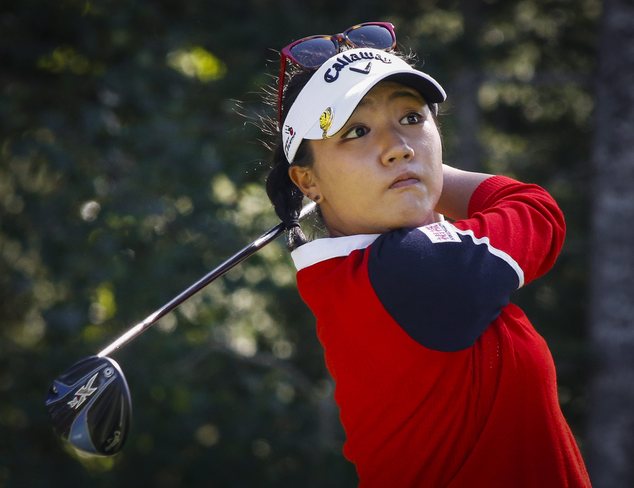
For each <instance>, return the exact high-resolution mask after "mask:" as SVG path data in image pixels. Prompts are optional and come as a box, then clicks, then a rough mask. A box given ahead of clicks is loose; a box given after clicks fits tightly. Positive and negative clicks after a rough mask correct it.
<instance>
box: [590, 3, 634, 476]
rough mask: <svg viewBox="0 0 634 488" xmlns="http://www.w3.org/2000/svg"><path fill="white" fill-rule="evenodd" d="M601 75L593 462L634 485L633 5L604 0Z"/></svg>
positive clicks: (594, 472) (597, 471)
mask: <svg viewBox="0 0 634 488" xmlns="http://www.w3.org/2000/svg"><path fill="white" fill-rule="evenodd" d="M598 56H599V68H598V74H597V94H596V104H597V105H596V114H595V123H596V131H595V140H594V151H593V164H594V172H595V178H596V180H595V182H594V191H595V194H594V204H593V210H592V226H593V229H592V236H593V238H592V263H591V270H592V274H591V285H590V286H591V300H592V307H591V310H592V312H591V317H590V321H591V323H590V336H591V340H592V346H593V348H594V349H593V353H594V359H595V366H596V369H595V374H594V378H593V383H592V388H591V397H590V398H591V402H590V405H589V407H590V408H589V429H588V447H587V449H586V452H587V461H588V467H589V470H590V476H591V478H592V480H593V485H594V486H595V487H597V488H603V487H605V488H608V487H609V488H619V487H631V486H634V4H632V2H631V0H605V1H604V12H603V20H602V31H601V38H600V46H599V52H598Z"/></svg>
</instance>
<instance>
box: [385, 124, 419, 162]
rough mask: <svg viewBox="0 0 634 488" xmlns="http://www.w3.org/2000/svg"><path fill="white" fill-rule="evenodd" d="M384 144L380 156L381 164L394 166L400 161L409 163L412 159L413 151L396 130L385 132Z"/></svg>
mask: <svg viewBox="0 0 634 488" xmlns="http://www.w3.org/2000/svg"><path fill="white" fill-rule="evenodd" d="M384 144H385V145H384V150H383V153H382V154H381V163H382V164H384V165H391V164H395V163H398V162H399V161H401V160H403V161H409V160H410V159H412V158H413V157H414V149H413V148H412V147H411V146H410V145H409V144H408V143H407V141H406V140H405V138H403V136H402V135H401V134H399V133H398V131H396V130H391V131H387V133H386V134H385V142H384Z"/></svg>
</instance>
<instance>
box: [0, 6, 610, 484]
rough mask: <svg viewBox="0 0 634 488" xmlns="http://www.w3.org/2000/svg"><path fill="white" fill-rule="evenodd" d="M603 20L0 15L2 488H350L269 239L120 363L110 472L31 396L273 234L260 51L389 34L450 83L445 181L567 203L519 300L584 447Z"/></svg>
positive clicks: (289, 282) (463, 11)
mask: <svg viewBox="0 0 634 488" xmlns="http://www.w3.org/2000/svg"><path fill="white" fill-rule="evenodd" d="M600 10H601V4H600V1H599V0H581V1H579V2H569V1H565V0H545V1H539V2H538V1H537V0H522V1H512V2H502V1H501V0H486V1H477V2H459V1H456V0H453V1H439V0H438V1H436V0H418V1H417V2H411V1H409V0H408V1H404V0H396V1H392V2H377V1H373V0H370V1H367V2H363V3H361V4H358V3H348V4H342V3H341V2H334V1H332V0H326V1H321V2H316V1H306V2H290V1H279V2H273V1H262V0H241V1H236V2H205V1H201V0H192V1H188V2H173V1H167V0H161V1H155V2H123V1H120V0H103V1H97V0H94V1H90V0H83V1H78V0H63V1H61V2H38V1H35V0H21V1H19V2H18V1H16V0H9V1H6V2H4V3H3V5H2V6H1V7H0V26H1V29H2V35H3V43H2V46H1V47H0V51H1V52H2V59H3V63H2V71H1V72H0V88H1V89H2V98H1V99H0V128H1V132H0V138H1V140H0V144H1V146H0V150H1V158H2V159H1V163H0V212H1V213H0V293H1V297H2V299H1V301H0V319H1V320H2V327H0V486H1V485H3V484H4V485H7V486H58V485H59V486H61V485H67V484H68V483H69V482H71V483H72V484H74V485H80V486H81V485H86V484H88V483H91V484H92V485H96V486H113V485H117V484H120V485H126V486H127V485H133V484H137V483H138V484H142V485H155V486H209V485H212V486H276V487H279V486H297V485H299V484H303V485H304V486H352V485H354V483H355V480H356V478H355V473H354V469H353V468H352V467H351V466H350V465H349V464H348V463H347V462H346V461H345V460H344V459H343V457H342V455H341V444H342V441H343V435H342V432H341V429H340V426H339V423H338V416H337V415H338V414H337V410H336V408H335V406H334V404H333V401H332V384H331V382H330V380H329V379H328V375H327V373H326V371H325V368H324V365H323V359H322V353H321V348H320V345H319V343H318V342H317V339H316V337H315V333H314V329H313V318H312V316H311V315H310V313H309V312H308V310H307V309H306V307H305V306H304V305H303V303H302V302H301V300H300V298H299V296H298V294H297V292H296V289H295V284H294V272H293V269H292V267H291V263H290V259H289V257H288V254H287V252H286V251H285V249H284V246H283V243H281V242H275V243H273V244H271V245H270V246H269V247H267V248H266V249H264V250H263V251H261V252H260V253H258V254H257V255H256V256H254V257H252V258H251V259H249V260H248V261H247V262H245V263H243V264H242V265H240V266H239V267H238V268H236V269H235V270H233V271H231V272H230V273H229V274H228V275H227V276H226V277H225V278H223V279H222V280H218V281H217V282H215V283H213V284H212V285H211V286H209V287H208V288H207V289H206V290H205V291H204V292H202V293H200V294H199V295H197V296H196V297H194V298H193V299H191V300H189V301H188V302H187V303H185V304H184V305H183V306H181V307H180V308H179V309H178V311H176V312H175V313H172V314H170V315H168V316H166V317H165V318H164V319H162V320H161V322H160V323H159V324H158V325H157V327H155V328H154V329H153V330H151V331H149V332H147V333H146V334H145V335H144V336H143V337H142V338H141V339H138V340H136V341H135V342H134V343H132V344H130V345H129V346H127V347H126V348H125V349H124V350H123V351H121V352H120V353H118V354H117V360H118V361H119V363H120V364H121V365H122V366H123V369H124V371H125V372H126V375H127V378H128V382H129V384H130V387H131V390H132V395H133V403H134V423H133V429H132V431H131V435H130V438H129V441H128V445H127V446H126V448H125V449H124V451H123V453H121V454H120V455H118V456H117V457H115V458H113V459H86V458H82V457H79V456H77V455H76V454H74V453H71V452H67V451H65V450H64V449H63V448H62V446H61V445H60V443H59V442H58V441H57V440H56V439H55V437H54V436H53V434H52V432H51V429H50V426H49V423H48V420H47V418H46V412H45V410H44V408H43V398H44V396H45V393H46V390H47V388H48V384H49V383H50V381H51V380H52V379H53V378H54V377H55V376H56V375H57V374H59V373H60V372H61V371H63V370H64V369H65V368H67V367H68V366H70V365H71V364H72V363H73V362H74V361H76V360H78V359H80V358H81V357H83V356H85V355H89V354H94V353H95V352H97V351H98V350H99V349H100V348H101V347H102V346H104V345H106V344H107V343H108V342H109V341H110V340H112V339H114V338H115V337H116V336H117V335H119V334H120V333H121V332H123V331H124V330H125V329H126V328H128V327H130V326H131V325H133V323H134V322H136V321H138V320H141V319H142V318H143V317H145V316H146V315H148V314H149V313H150V312H152V311H153V310H154V309H156V308H158V307H159V306H160V305H161V304H163V303H165V302H166V301H167V300H169V299H170V298H171V297H172V296H174V295H175V294H176V293H178V292H179V291H180V290H182V289H184V288H185V287H186V286H188V285H189V284H190V283H191V282H193V281H194V280H195V279H197V278H198V277H200V276H201V275H203V274H204V273H205V272H206V271H207V270H209V269H211V268H212V267H215V266H216V265H217V264H218V263H220V262H221V261H222V260H224V259H225V258H226V257H228V256H229V255H231V254H233V253H234V252H235V251H237V250H238V249H240V248H241V247H242V246H244V245H245V244H246V243H247V242H250V241H251V240H252V239H254V238H255V237H257V236H258V235H259V234H260V233H261V232H263V231H264V230H266V229H268V228H269V227H271V226H272V225H274V224H275V223H276V221H275V218H274V214H273V212H272V210H271V209H270V206H269V204H268V202H267V200H266V197H265V193H264V190H263V185H262V183H263V178H264V175H265V173H266V169H267V163H266V158H267V153H266V150H265V149H264V147H263V146H262V144H261V142H260V140H261V139H262V137H263V136H262V134H261V133H260V131H259V128H258V126H257V125H258V124H257V121H258V120H259V118H260V117H262V116H271V115H273V110H271V109H270V108H266V107H265V106H263V104H262V103H261V102H260V98H261V94H262V91H263V89H264V88H265V87H266V86H268V85H271V84H273V83H274V81H275V80H274V78H275V76H276V74H277V73H276V70H277V60H278V56H277V53H276V51H275V50H276V49H279V48H280V47H281V46H283V45H285V44H287V43H288V42H290V41H291V40H292V39H295V38H298V37H301V36H304V35H307V34H311V33H320V32H336V31H340V30H343V29H345V28H346V27H347V26H349V25H352V24H354V23H358V22H360V21H365V20H380V19H385V20H390V21H392V22H393V23H394V24H395V25H396V26H397V35H398V37H399V43H400V45H401V46H403V48H407V49H410V48H411V49H412V50H413V51H415V52H417V53H418V54H419V57H420V59H421V61H424V63H425V67H426V69H427V70H428V71H429V72H430V73H432V74H433V75H434V76H435V77H436V78H437V79H439V80H441V82H442V83H443V84H444V85H445V86H446V87H447V91H448V92H449V96H450V99H449V101H448V102H447V104H446V106H445V107H444V108H443V115H442V116H441V122H442V125H443V132H444V144H445V152H446V159H447V162H449V163H450V164H456V165H457V166H461V167H465V168H476V169H483V170H486V171H491V172H499V173H504V174H508V175H510V176H516V177H519V178H521V179H524V180H528V181H534V182H537V183H540V184H542V185H544V186H546V187H547V188H548V189H549V190H551V191H552V192H553V193H554V194H555V196H556V197H557V198H558V200H559V202H560V204H561V205H562V207H563V209H564V211H565V213H566V215H567V218H568V224H569V237H568V240H567V244H566V247H565V249H564V252H563V254H562V257H561V259H560V261H559V263H558V265H557V267H556V268H555V270H554V271H553V272H552V273H551V274H550V275H549V276H548V277H546V278H544V279H542V280H541V281H540V282H538V283H535V284H534V285H533V286H531V287H530V288H528V289H527V290H525V291H522V292H521V293H520V294H519V295H518V297H517V301H518V302H520V304H521V305H522V306H524V307H525V309H526V310H527V312H528V315H529V316H530V317H531V318H532V319H533V320H534V322H535V323H536V324H537V327H538V329H539V330H540V331H541V332H542V333H543V334H544V335H545V336H546V338H547V339H548V340H549V342H550V345H551V348H552V350H553V354H554V356H555V359H556V362H557V365H558V371H559V378H560V388H561V401H562V408H563V409H564V412H565V413H566V415H567V416H568V418H569V420H570V421H571V422H572V425H573V429H574V431H575V433H576V435H577V436H578V438H579V440H580V442H581V445H582V446H583V442H584V431H583V422H584V419H585V416H586V413H587V412H586V400H585V387H586V381H587V374H588V361H587V357H586V356H587V341H586V334H585V320H586V319H585V317H586V312H587V311H586V308H585V303H586V300H585V299H584V298H585V296H586V286H587V271H586V270H587V264H586V256H587V252H588V242H589V235H588V223H587V218H586V214H587V208H588V201H587V195H588V194H589V193H590V191H591V188H590V170H589V167H590V166H589V163H588V161H589V152H590V147H589V145H590V140H591V136H592V114H593V109H594V99H593V92H592V81H593V80H592V76H593V71H594V69H595V65H596V60H595V57H596V56H595V45H596V25H597V22H598V19H599V16H600V13H601V12H600ZM236 100H240V102H237V101H236ZM465 148H467V149H468V150H466V149H465ZM35 467H37V469H35Z"/></svg>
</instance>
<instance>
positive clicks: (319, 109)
mask: <svg viewBox="0 0 634 488" xmlns="http://www.w3.org/2000/svg"><path fill="white" fill-rule="evenodd" d="M388 78H389V79H390V80H393V81H397V82H399V83H403V84H404V85H407V86H410V87H412V88H414V89H416V90H418V92H419V93H420V94H421V95H422V96H423V98H424V99H425V101H426V102H427V103H441V102H444V101H445V99H446V98H447V95H446V93H445V90H443V88H442V86H440V83H438V82H437V81H436V80H434V79H433V78H432V77H431V76H429V75H428V74H427V73H423V72H422V71H418V70H417V69H414V68H412V67H411V66H410V65H409V64H407V62H405V61H404V60H403V59H401V58H399V57H398V56H395V55H393V54H390V53H388V52H386V51H381V50H378V49H371V48H356V49H349V50H347V51H342V52H340V53H339V54H336V55H335V56H333V57H332V58H330V59H329V60H328V61H326V62H325V63H324V64H323V65H321V67H320V68H319V69H318V70H317V71H316V72H315V74H314V75H313V76H312V77H311V78H310V80H309V81H308V83H306V85H305V86H304V88H302V91H301V92H300V93H299V95H298V96H297V99H296V100H295V102H293V105H292V106H291V109H290V110H289V112H288V115H287V116H286V119H284V124H283V125H282V144H283V148H284V154H285V155H286V159H287V160H288V162H289V163H292V162H293V160H294V159H295V154H296V153H297V149H298V148H299V146H300V144H301V143H302V140H303V139H326V138H328V137H332V136H333V135H335V134H336V133H337V132H339V130H340V129H341V128H342V127H343V126H344V125H345V123H346V122H347V121H348V119H349V118H350V116H351V115H352V112H354V109H355V108H356V107H357V105H358V104H359V102H360V101H361V99H362V98H363V97H364V96H365V94H366V93H368V92H369V91H370V89H372V87H373V86H374V85H376V84H377V83H378V82H379V81H382V80H385V79H388Z"/></svg>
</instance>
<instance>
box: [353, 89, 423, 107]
mask: <svg viewBox="0 0 634 488" xmlns="http://www.w3.org/2000/svg"><path fill="white" fill-rule="evenodd" d="M399 98H411V99H413V100H415V101H416V102H418V103H421V104H423V105H424V104H425V103H426V102H425V99H424V98H423V97H422V95H421V94H420V93H418V92H417V91H415V90H410V89H408V88H404V89H402V90H395V91H393V92H392V93H390V95H389V96H388V100H396V99H399ZM373 103H374V98H373V97H372V96H368V97H364V98H363V99H362V100H361V101H360V102H359V103H358V105H357V107H364V106H368V105H372V104H373Z"/></svg>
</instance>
